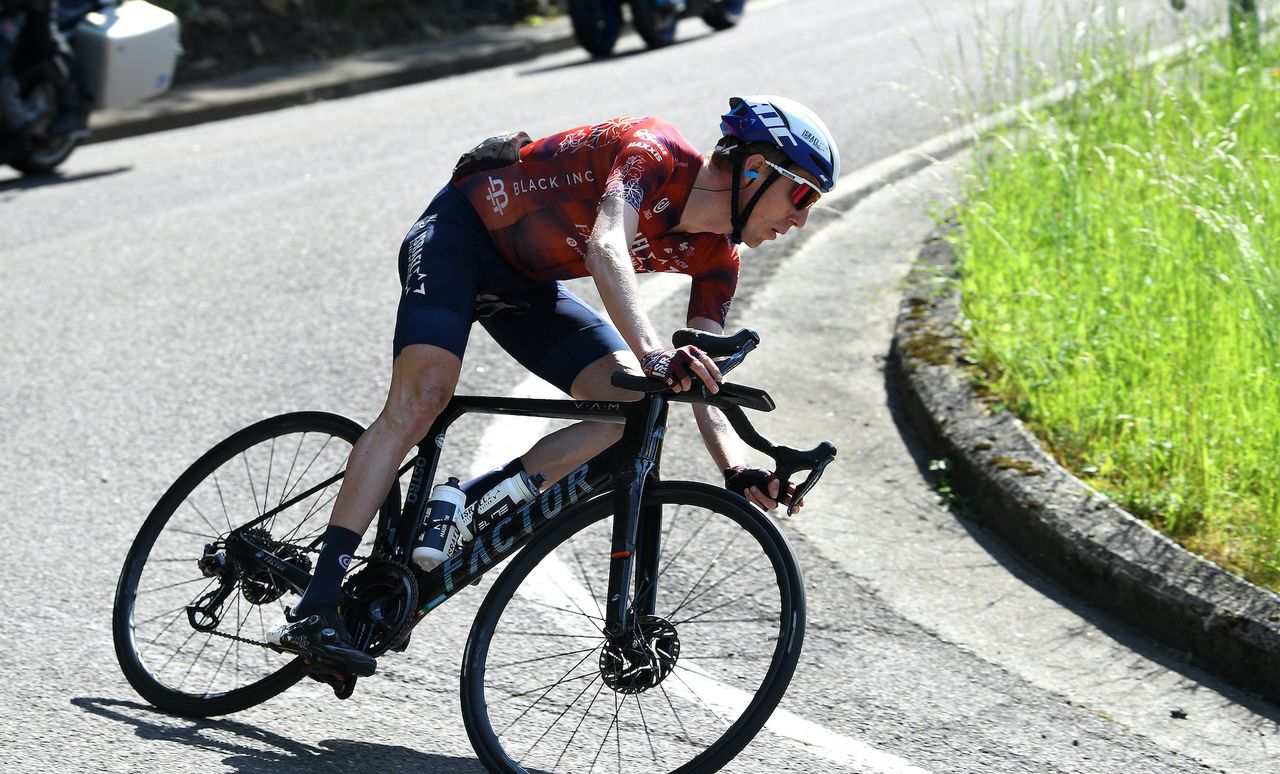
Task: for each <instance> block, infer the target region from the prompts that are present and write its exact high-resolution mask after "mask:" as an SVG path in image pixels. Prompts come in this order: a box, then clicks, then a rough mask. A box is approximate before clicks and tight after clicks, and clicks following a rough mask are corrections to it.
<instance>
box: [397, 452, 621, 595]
mask: <svg viewBox="0 0 1280 774" xmlns="http://www.w3.org/2000/svg"><path fill="white" fill-rule="evenodd" d="M617 459H618V454H617V453H616V452H614V451H613V450H612V449H611V450H607V451H605V452H604V453H603V454H601V455H599V456H597V457H595V458H593V459H591V460H590V461H588V462H585V463H583V464H582V465H581V466H579V467H578V468H577V469H575V470H574V471H572V472H571V473H569V475H567V476H565V477H564V478H563V479H561V480H559V481H557V482H556V483H554V484H552V485H551V486H549V487H547V488H546V489H545V490H543V492H542V494H541V495H540V496H539V497H538V499H536V500H534V501H533V502H531V503H529V504H527V505H525V506H524V507H523V508H521V509H520V510H518V511H516V512H515V513H512V514H511V515H510V516H507V517H506V518H504V519H502V520H501V521H499V522H498V523H497V524H494V525H493V526H492V527H490V528H489V529H487V530H485V531H484V532H482V533H480V534H479V535H477V536H476V538H475V539H474V540H472V541H471V542H470V543H467V544H466V545H465V546H464V547H463V549H462V550H461V551H459V552H458V553H456V554H454V555H453V556H450V557H449V558H448V559H446V560H444V562H443V563H442V564H441V565H440V566H439V567H437V568H436V569H434V570H432V571H431V572H429V573H427V574H426V575H425V576H423V577H422V581H421V583H422V587H421V598H422V600H423V603H422V612H423V613H424V614H425V613H429V612H431V611H432V610H434V609H435V608H437V607H439V606H440V605H441V604H443V603H444V601H445V600H446V599H448V598H449V597H451V596H453V595H454V594H456V593H458V592H459V591H461V590H462V589H464V588H466V587H467V586H468V585H469V584H471V583H473V582H474V581H476V580H479V579H480V576H482V575H484V574H485V573H486V572H488V571H489V570H491V569H493V568H494V567H496V566H497V565H498V564H500V563H501V562H502V561H503V560H504V559H506V558H507V557H509V556H511V555H512V554H514V553H515V552H516V551H519V550H520V549H521V548H523V547H524V546H525V544H526V543H528V542H529V540H530V539H531V538H532V537H533V535H534V533H535V532H537V531H538V530H540V529H542V528H543V527H544V526H546V524H548V523H549V522H551V521H554V520H555V519H557V518H559V517H560V516H562V515H564V514H565V513H566V512H568V511H569V510H570V509H574V508H576V507H578V506H579V505H580V504H582V503H585V502H586V501H588V500H590V499H592V498H593V497H595V496H596V495H597V494H600V493H602V492H605V491H607V489H608V485H609V483H610V481H611V480H612V478H613V473H614V469H615V467H616V466H617Z"/></svg>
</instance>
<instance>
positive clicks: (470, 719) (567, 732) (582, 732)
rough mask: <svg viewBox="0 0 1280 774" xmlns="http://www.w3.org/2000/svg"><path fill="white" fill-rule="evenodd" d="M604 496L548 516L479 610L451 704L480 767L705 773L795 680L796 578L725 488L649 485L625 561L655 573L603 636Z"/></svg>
mask: <svg viewBox="0 0 1280 774" xmlns="http://www.w3.org/2000/svg"><path fill="white" fill-rule="evenodd" d="M612 505H613V500H612V498H608V497H606V498H603V499H600V500H596V501H594V502H592V503H590V504H588V505H587V506H586V507H585V508H583V509H582V510H579V511H578V512H576V513H574V514H566V515H564V516H562V517H560V518H562V519H564V521H562V522H560V523H558V524H553V525H550V526H548V527H547V528H546V530H547V531H546V532H544V533H542V534H541V535H539V536H538V537H537V538H535V539H534V541H533V542H532V543H530V544H529V546H528V547H526V548H525V549H524V550H523V551H522V552H521V553H520V554H518V555H517V556H516V557H515V558H514V559H513V560H512V562H511V564H510V565H509V566H508V568H507V569H506V570H505V571H504V572H503V574H502V575H501V577H499V579H498V581H497V582H496V583H495V584H494V586H493V588H492V589H490V591H489V594H488V596H487V597H486V598H485V600H484V602H483V604H482V605H481V607H480V610H479V611H478V613H477V615H476V620H475V623H474V625H473V626H472V629H471V635H470V637H469V639H468V640H467V649H466V655H465V657H464V660H463V668H462V680H461V689H462V708H463V718H464V720H465V722H466V726H467V732H468V734H469V736H470V737H471V742H472V745H473V746H474V747H475V750H476V754H477V755H478V756H479V758H480V760H481V762H483V763H484V765H485V766H486V767H487V768H488V769H489V770H490V771H495V772H499V771H500V772H526V771H538V772H583V771H594V770H601V771H626V772H628V774H641V773H650V774H652V773H655V772H668V771H681V772H704V771H705V772H711V771H716V770H718V769H719V768H721V767H722V766H724V765H725V764H726V763H727V762H728V761H729V760H731V759H732V758H733V757H734V756H735V755H737V754H738V753H739V752H740V751H741V750H742V748H743V747H745V746H746V745H747V743H748V742H750V741H751V739H752V738H753V737H754V736H755V735H756V733H757V732H759V730H760V728H761V727H762V726H763V725H764V723H765V721H766V720H767V719H768V718H769V715H770V714H771V713H772V712H773V709H774V707H776V706H777V704H778V702H779V701H780V700H781V698H782V695H783V693H784V692H785V691H786V688H787V685H788V684H789V683H790V681H791V676H792V674H793V672H794V671H795V666H796V662H797V660H798V659H799V657H800V648H801V645H802V642H803V639H804V585H803V581H802V579H801V576H800V570H799V568H798V567H797V566H796V562H795V557H794V556H793V555H792V553H791V549H790V547H789V546H788V545H787V542H786V539H785V538H784V537H783V536H782V535H781V533H779V531H778V529H777V527H776V526H775V525H774V524H773V523H772V522H771V521H770V520H769V518H768V517H766V516H764V515H763V514H761V513H759V512H758V511H756V510H754V509H752V508H751V507H750V506H749V505H747V503H746V501H745V500H742V499H741V498H739V497H734V496H732V495H729V494H727V493H726V492H725V491H724V490H722V489H715V488H713V487H709V486H705V485H701V484H662V485H654V486H653V487H652V488H651V489H650V492H649V493H647V494H646V496H645V500H644V503H643V506H642V521H641V534H642V537H641V540H640V541H639V545H638V546H637V549H636V554H635V563H636V568H637V572H636V577H637V579H642V578H648V577H656V582H650V581H647V580H637V588H636V593H635V595H634V601H635V604H636V605H637V606H638V609H637V610H636V624H635V628H634V630H633V631H632V632H629V633H628V634H627V635H626V636H624V637H608V636H606V635H605V634H604V633H603V627H604V621H605V614H604V610H605V608H606V605H607V602H608V600H607V599H606V597H607V596H608V580H609V565H610V552H611V545H612V543H611V540H612V530H613V519H611V518H608V517H609V516H610V515H611V510H612ZM646 567H648V568H651V570H650V572H648V573H647V572H646V571H645V570H644V569H643V568H646Z"/></svg>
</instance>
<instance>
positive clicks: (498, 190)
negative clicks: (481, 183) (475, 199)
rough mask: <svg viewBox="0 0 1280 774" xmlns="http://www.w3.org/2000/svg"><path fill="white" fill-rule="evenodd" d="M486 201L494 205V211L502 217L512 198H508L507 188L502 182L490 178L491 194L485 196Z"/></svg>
mask: <svg viewBox="0 0 1280 774" xmlns="http://www.w3.org/2000/svg"><path fill="white" fill-rule="evenodd" d="M484 198H485V201H487V202H489V204H492V205H493V211H494V212H495V213H497V214H499V215H501V214H502V213H503V212H504V211H505V210H506V209H507V204H508V203H510V201H511V197H509V196H507V187H506V184H504V183H503V182H502V181H501V180H498V179H496V178H492V177H491V178H489V193H488V194H486V195H485V197H484Z"/></svg>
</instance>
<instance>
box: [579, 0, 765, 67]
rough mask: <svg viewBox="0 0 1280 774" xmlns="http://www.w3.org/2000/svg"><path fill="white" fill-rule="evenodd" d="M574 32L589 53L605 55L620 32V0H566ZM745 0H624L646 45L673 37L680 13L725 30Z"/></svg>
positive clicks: (739, 14) (657, 44) (659, 44)
mask: <svg viewBox="0 0 1280 774" xmlns="http://www.w3.org/2000/svg"><path fill="white" fill-rule="evenodd" d="M568 2H569V18H570V19H571V20H572V21H573V33H574V36H575V37H577V39H578V42H579V43H581V44H582V47H583V48H585V49H586V50H587V51H589V52H591V55H592V56H608V55H609V54H610V53H612V52H613V46H614V44H615V43H617V42H618V37H619V36H620V35H621V34H622V5H623V0H568ZM746 4H747V0H627V5H629V6H630V7H631V24H632V26H633V27H635V30H636V32H638V33H640V37H641V38H643V39H644V42H645V44H646V45H647V46H648V47H649V48H661V47H663V46H665V45H667V44H669V43H671V42H672V41H673V40H675V37H676V24H677V23H678V22H679V21H680V18H681V17H682V16H701V17H702V20H703V21H704V22H706V23H707V24H708V25H710V27H711V28H712V29H714V30H727V29H729V28H730V27H732V26H733V25H735V24H737V23H738V19H740V18H742V9H743V7H744V6H745V5H746Z"/></svg>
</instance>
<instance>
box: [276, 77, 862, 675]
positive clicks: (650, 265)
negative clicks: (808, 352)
mask: <svg viewBox="0 0 1280 774" xmlns="http://www.w3.org/2000/svg"><path fill="white" fill-rule="evenodd" d="M721 130H722V133H723V135H724V136H723V137H722V139H721V140H720V141H719V143H718V144H717V145H716V147H715V149H714V150H713V152H712V153H711V155H710V156H709V157H708V156H703V155H702V154H701V153H699V152H698V151H697V150H696V149H695V148H694V147H693V146H691V145H690V144H689V142H688V141H687V140H685V139H684V138H683V137H682V136H681V135H680V134H679V133H678V132H677V131H676V130H675V128H674V127H672V126H671V125H670V124H668V123H666V122H665V121H662V120H661V119H658V118H651V117H650V118H617V119H613V120H611V121H607V122H604V123H601V124H595V125H590V126H582V127H578V128H575V129H570V130H568V131H565V132H560V133H558V134H553V135H551V136H549V137H545V138H543V139H540V140H537V141H529V140H528V137H527V136H525V135H523V134H518V135H508V136H506V137H501V138H493V139H492V140H489V141H486V142H485V143H481V145H480V146H477V148H476V149H474V150H473V151H471V152H470V153H468V154H467V155H465V156H463V158H462V159H460V160H459V164H458V166H457V167H456V168H455V170H454V175H453V177H452V179H451V181H450V182H449V184H447V185H446V186H445V187H444V188H443V189H441V190H440V192H439V193H437V194H436V196H435V198H434V199H433V200H432V201H431V203H430V205H429V206H428V207H427V209H426V211H425V212H424V213H423V214H422V216H421V217H420V218H419V219H418V221H417V222H416V223H415V224H414V225H413V227H412V228H411V229H410V230H409V233H408V235H407V236H406V237H405V239H404V242H403V244H402V245H401V248H400V279H401V282H402V285H403V290H402V293H401V297H400V305H399V310H398V313H397V318H396V330H395V340H394V361H393V367H392V377H391V386H390V389H389V392H388V396H387V401H386V405H385V406H384V408H383V410H382V413H381V414H380V415H379V416H378V418H377V419H376V420H374V422H373V424H372V425H370V427H369V429H368V430H367V431H366V432H365V433H364V434H363V435H362V436H361V437H360V439H359V441H358V442H357V443H356V445H355V448H354V449H353V450H352V452H351V458H350V461H349V463H348V467H347V473H346V476H345V478H344V480H343V482H342V488H341V489H340V491H339V493H338V497H337V500H336V502H335V504H334V508H333V514H332V516H331V519H330V522H329V526H328V529H327V530H326V532H325V535H324V538H323V546H322V549H321V552H320V556H319V558H318V560H317V562H316V568H315V574H314V576H313V578H312V581H311V583H310V585H309V586H308V587H307V589H306V592H305V593H304V594H303V596H302V599H301V600H300V601H299V602H298V604H297V605H295V606H294V608H293V610H291V611H290V612H289V615H287V616H286V619H287V620H286V621H285V623H284V624H283V625H282V626H280V627H279V628H278V629H275V630H273V631H271V632H268V634H267V636H268V639H270V640H271V641H273V642H276V643H278V644H280V645H282V646H284V647H286V648H289V649H292V650H298V651H301V652H304V653H309V654H310V655H312V656H314V657H317V658H321V659H324V660H328V661H336V662H339V663H341V664H342V665H343V666H345V667H346V668H347V669H349V670H350V671H351V672H352V673H354V674H359V675H365V674H372V673H373V671H374V668H375V662H374V659H373V658H372V657H371V656H369V655H367V654H365V653H363V652H361V651H360V650H358V649H357V648H356V647H355V646H354V645H353V644H352V642H351V639H350V635H349V634H348V633H347V632H346V629H345V627H344V625H343V623H342V620H341V618H340V617H339V615H338V613H337V604H338V600H339V588H340V584H341V581H342V576H343V574H344V572H345V571H346V569H347V567H348V565H349V563H350V561H351V556H352V554H353V553H354V552H355V550H356V547H357V546H358V545H359V543H360V539H361V536H362V535H363V534H364V532H365V530H366V529H368V526H369V524H370V522H371V521H372V520H373V516H374V514H375V513H376V512H377V509H378V507H379V506H380V505H381V503H382V501H383V499H385V497H386V494H387V490H388V489H389V488H390V487H391V483H392V481H393V480H394V477H395V474H396V470H397V467H398V466H399V464H400V462H401V461H402V460H403V459H404V457H405V455H406V454H407V453H408V451H409V450H410V449H411V448H412V447H413V446H414V445H415V444H417V443H418V442H419V441H420V440H421V439H422V438H423V437H424V436H425V435H426V433H427V432H428V430H429V429H430V426H431V424H432V422H433V421H434V420H435V418H436V416H437V415H438V414H439V413H440V411H441V410H442V409H443V408H444V406H445V404H446V403H447V402H448V401H449V399H450V398H451V397H452V395H453V391H454V388H455V386H456V385H457V382H458V376H459V373H460V371H461V367H462V358H463V354H464V350H465V347H466V343H467V336H468V332H469V330H470V327H471V323H472V321H473V317H474V314H475V310H476V303H477V296H478V295H481V294H498V295H501V297H502V298H503V299H507V300H511V299H521V300H523V301H526V302H528V305H529V308H528V310H526V311H520V312H518V313H517V311H516V310H513V309H504V310H502V311H498V312H496V313H494V314H493V315H492V316H489V317H486V318H484V319H482V320H480V323H481V324H482V325H483V326H484V327H485V329H486V330H487V331H488V332H489V333H490V334H491V335H492V336H493V338H494V339H495V340H496V341H497V342H498V344H499V345H501V346H502V347H503V349H505V350H506V351H507V352H508V353H510V354H511V355H512V356H513V357H515V359H516V360H517V361H519V362H520V363H521V365H523V366H525V367H526V368H528V369H529V370H530V371H532V372H534V373H536V374H538V375H539V376H541V377H542V378H544V379H546V380H547V381H549V382H551V383H552V384H554V385H556V386H557V387H559V388H560V389H562V390H564V391H565V392H566V393H568V394H569V395H571V396H573V397H574V398H576V399H579V400H599V401H622V400H634V399H636V398H637V397H638V396H637V395H635V394H634V393H630V392H627V391H624V390H621V389H619V388H616V387H614V386H612V385H611V384H610V381H609V380H610V376H611V375H612V374H613V373H614V372H615V371H628V372H631V373H644V374H645V375H648V376H652V377H658V378H661V379H664V380H665V381H666V382H667V384H669V385H671V387H672V389H673V390H675V391H683V390H688V389H691V387H692V384H693V380H694V379H697V380H698V381H700V382H701V383H702V384H705V385H706V387H707V389H708V390H710V391H711V392H713V393H714V392H716V391H717V390H718V384H719V382H720V381H721V378H722V377H721V375H720V372H719V370H718V369H717V368H716V365H715V363H714V362H713V361H712V360H711V358H710V357H708V356H707V355H706V354H705V353H703V352H702V351H700V350H698V349H697V348H696V347H692V346H686V347H681V348H678V349H670V348H668V347H666V346H664V345H663V342H662V340H661V339H659V337H658V335H657V333H656V332H655V331H654V328H653V326H652V325H651V324H650V322H649V320H648V318H647V317H646V316H645V314H644V312H643V310H642V308H641V306H640V303H639V299H638V292H637V285H636V279H635V275H636V274H637V273H640V272H653V271H675V272H680V273H684V274H689V275H691V276H692V277H693V284H692V288H691V292H690V299H689V307H688V325H689V326H690V327H693V328H699V329H702V330H706V331H710V332H713V333H720V332H722V331H723V330H724V323H725V317H726V315H727V314H728V310H729V304H730V302H731V301H732V298H733V294H734V290H735V288H736V286H737V280H738V267H739V256H738V247H737V246H738V245H739V244H746V245H747V246H749V247H756V246H758V245H759V244H761V243H762V242H765V241H768V240H772V239H776V238H777V237H778V236H779V235H781V234H785V233H787V232H788V231H790V230H791V229H792V228H802V227H803V226H804V225H805V223H806V222H807V220H808V208H809V207H810V206H812V204H813V203H814V202H815V201H817V200H818V198H819V197H820V196H821V195H822V194H823V193H826V192H828V191H830V190H831V189H832V188H833V187H834V186H835V184H836V180H837V179H838V177H839V175H840V156H839V152H838V151H837V149H836V145H835V141H834V140H833V138H832V136H831V133H830V132H829V131H828V130H827V127H826V125H825V124H823V122H822V121H821V119H819V118H818V117H817V116H816V115H815V114H814V113H813V112H812V111H810V110H809V109H808V108H806V107H804V106H803V105H800V104H799V103H797V102H794V101H792V100H789V99H785V98H782V97H775V96H755V97H742V98H740V97H734V98H732V99H730V100H729V112H728V113H726V114H725V115H723V116H722V123H721ZM588 275H590V276H591V277H592V278H593V279H594V281H595V285H596V287H597V289H598V290H599V292H600V297H601V299H602V300H603V302H604V306H605V310H606V312H607V313H608V319H607V320H606V319H605V317H603V316H601V315H600V314H598V313H596V312H595V311H594V310H592V309H591V308H590V307H588V306H587V305H586V304H584V303H583V302H582V301H580V300H579V299H577V298H576V297H575V296H574V295H573V294H572V293H570V292H569V291H568V290H567V289H566V288H565V287H564V285H563V283H562V282H561V280H566V279H570V278H574V277H585V276H588ZM611 322H612V324H610V323H611ZM694 411H695V415H696V418H697V423H698V426H699V430H700V431H701V434H702V437H703V440H704V442H705V443H706V446H707V449H708V451H709V452H710V454H711V456H712V458H713V459H714V460H715V462H716V464H718V465H719V466H720V468H721V469H722V470H723V471H724V474H725V482H726V486H727V487H728V488H729V489H731V490H733V491H737V492H739V493H742V494H743V495H744V496H746V497H747V498H748V499H749V500H750V501H751V502H753V503H755V504H756V505H757V506H759V507H761V508H765V509H772V508H775V507H777V505H778V502H779V501H782V502H784V503H785V502H788V500H789V495H790V494H791V493H790V492H782V493H780V492H779V486H778V479H777V476H776V475H774V474H773V473H772V472H770V471H765V470H758V469H752V468H748V467H746V466H744V465H743V464H742V460H743V449H742V446H741V443H740V441H739V440H738V439H737V437H736V436H735V435H734V434H733V432H732V430H731V429H730V428H729V427H728V423H727V421H726V420H725V419H724V417H723V416H722V415H721V414H720V413H719V412H718V411H716V410H715V409H711V408H709V407H706V406H695V407H694ZM621 432H622V429H621V427H620V426H619V425H615V424H606V423H598V422H582V423H579V424H576V425H573V426H570V427H566V428H564V429H562V430H559V431H557V432H555V433H552V434H551V435H549V436H547V437H546V438H543V439H542V440H540V441H539V442H538V443H537V444H535V445H534V446H533V447H532V448H531V449H529V450H528V451H527V452H526V453H525V454H523V455H521V457H519V458H517V459H515V460H512V461H511V462H510V463H508V464H507V465H506V466H504V467H503V468H499V469H496V470H494V471H491V472H490V473H488V474H485V475H484V476H481V477H480V478H478V479H475V480H473V481H470V482H468V483H467V484H466V485H464V487H463V488H464V490H465V491H466V492H467V499H468V501H469V502H470V501H473V500H475V499H478V498H479V497H480V496H482V495H483V494H484V493H485V492H486V491H487V490H488V489H489V488H490V487H491V486H493V485H495V484H497V483H498V482H500V481H501V480H503V479H504V478H506V477H507V476H510V475H513V474H514V473H515V472H516V471H524V472H526V473H527V474H529V475H534V474H538V473H540V474H542V476H544V477H545V479H546V480H547V481H556V480H558V479H560V478H562V477H563V476H565V475H567V474H568V473H569V472H571V471H572V470H573V469H574V468H575V467H577V466H578V465H580V464H582V463H583V462H585V461H586V460H588V459H590V458H591V457H593V456H595V455H596V454H597V453H599V452H601V451H603V450H604V449H605V448H607V447H608V446H610V445H611V444H613V443H614V442H616V441H617V440H618V439H619V438H620V437H621Z"/></svg>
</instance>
